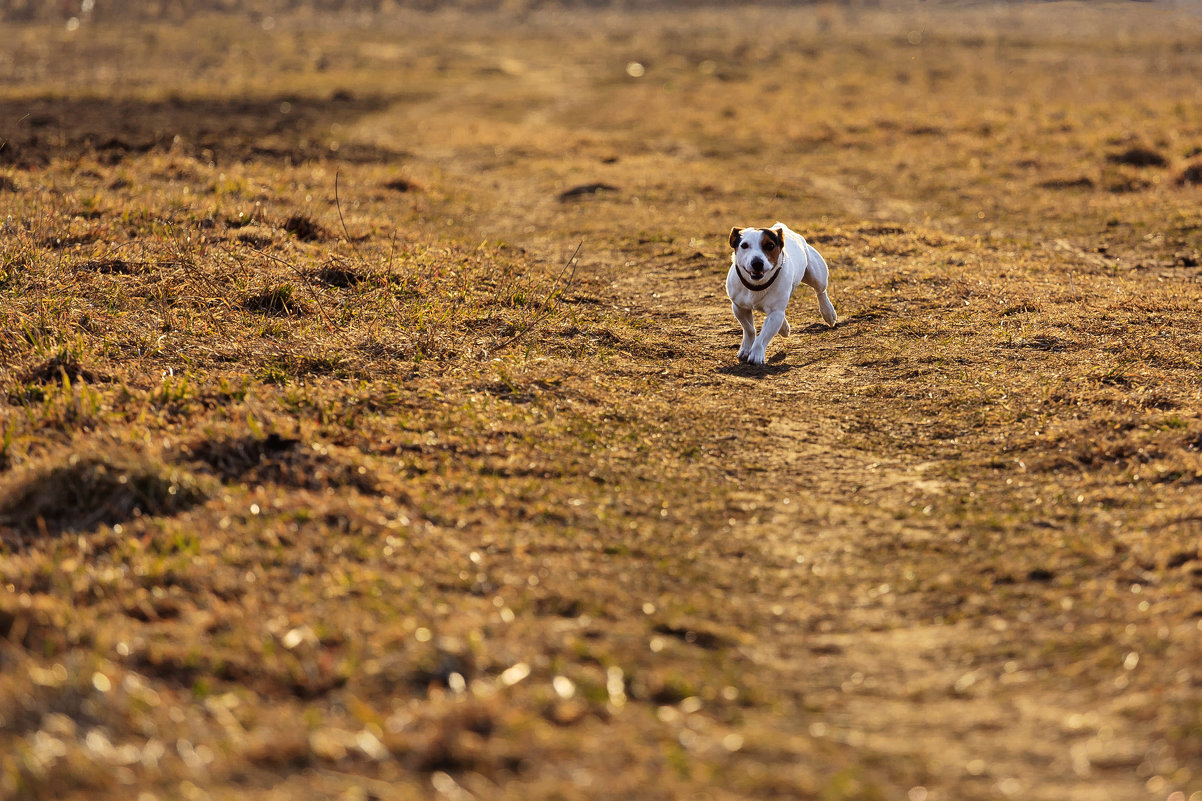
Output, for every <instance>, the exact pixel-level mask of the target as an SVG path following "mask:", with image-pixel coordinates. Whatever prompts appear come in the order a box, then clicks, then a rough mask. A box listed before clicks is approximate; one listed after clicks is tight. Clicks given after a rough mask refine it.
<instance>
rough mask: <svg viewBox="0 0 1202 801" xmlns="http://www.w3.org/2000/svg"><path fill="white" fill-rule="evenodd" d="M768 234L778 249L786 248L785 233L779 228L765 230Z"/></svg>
mask: <svg viewBox="0 0 1202 801" xmlns="http://www.w3.org/2000/svg"><path fill="white" fill-rule="evenodd" d="M764 233H766V234H767V235H768V236H769V238H771V239H772V241H774V242H776V247H777V249H780V250H783V249H784V247H785V232H784V231H782V230H780V229H779V228H765V229H764Z"/></svg>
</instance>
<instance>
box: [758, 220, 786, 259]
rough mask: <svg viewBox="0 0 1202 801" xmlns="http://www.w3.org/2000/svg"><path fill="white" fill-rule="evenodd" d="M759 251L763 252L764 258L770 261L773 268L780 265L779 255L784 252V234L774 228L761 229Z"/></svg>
mask: <svg viewBox="0 0 1202 801" xmlns="http://www.w3.org/2000/svg"><path fill="white" fill-rule="evenodd" d="M760 250H762V251H764V255H765V256H767V257H768V258H770V259H772V264H773V265H774V266H775V265H777V264H780V254H781V253H783V252H784V250H785V235H784V232H783V231H778V230H776V229H775V228H761V229H760Z"/></svg>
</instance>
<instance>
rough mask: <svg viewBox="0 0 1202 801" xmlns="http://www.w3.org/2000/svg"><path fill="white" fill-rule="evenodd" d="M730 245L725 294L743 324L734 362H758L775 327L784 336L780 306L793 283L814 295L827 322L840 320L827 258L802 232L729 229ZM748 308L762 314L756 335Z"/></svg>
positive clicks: (786, 300)
mask: <svg viewBox="0 0 1202 801" xmlns="http://www.w3.org/2000/svg"><path fill="white" fill-rule="evenodd" d="M730 246H731V247H732V248H734V255H732V256H731V259H730V272H729V273H728V274H727V276H726V294H727V295H729V296H730V305H731V310H732V311H733V312H734V313H735V319H737V320H738V321H739V325H741V326H743V344H741V345H740V346H739V361H741V362H749V363H750V364H763V363H764V350H765V349H766V348H767V347H768V341H769V340H771V339H772V337H774V336H776V334H777V332H778V331H779V332H780V335H781V336H786V337H787V336H788V335H789V321H788V320H786V319H785V307H786V306H788V305H789V298H790V297H792V295H793V290H795V289H797V285H798V284H806V285H807V286H809V287H811V288H812V289H813V290H814V292H816V293H817V295H818V311H819V312H820V313H821V314H822V319H823V320H826V324H827V325H829V326H834V324H835V323H837V322H838V321H839V316H838V315H837V314H835V307H834V306H832V305H831V300H830V298H828V297H827V296H826V281H827V277H828V270H827V267H826V262H825V261H824V260H823V258H822V256H821V255H819V253H818V251H816V250H814V248H812V247H810V245H809V243H808V242H806V241H805V239H803V238H802V236H801V234H799V233H797V232H795V231H791V230H789V227H788V226H787V225H785V224H784V223H779V222H778V223H777V224H776V225H774V226H772V227H771V228H732V229H730ZM753 310H755V311H762V312H764V315H765V317H764V325H763V327H762V328H760V333H759V336H756V333H755V321H754V320H753V319H752V317H751V312H752V311H753Z"/></svg>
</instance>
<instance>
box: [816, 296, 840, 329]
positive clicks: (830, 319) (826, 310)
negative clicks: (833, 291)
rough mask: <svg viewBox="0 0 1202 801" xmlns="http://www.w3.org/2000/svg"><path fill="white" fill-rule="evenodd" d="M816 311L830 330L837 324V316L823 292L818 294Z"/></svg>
mask: <svg viewBox="0 0 1202 801" xmlns="http://www.w3.org/2000/svg"><path fill="white" fill-rule="evenodd" d="M818 311H819V312H820V313H821V314H822V319H823V320H826V324H827V325H829V326H830V327H831V328H834V327H835V323H837V322H839V315H838V314H836V313H835V307H834V306H833V305H831V299H830V298H828V297H827V296H826V292H825V291H823V292H819V293H818Z"/></svg>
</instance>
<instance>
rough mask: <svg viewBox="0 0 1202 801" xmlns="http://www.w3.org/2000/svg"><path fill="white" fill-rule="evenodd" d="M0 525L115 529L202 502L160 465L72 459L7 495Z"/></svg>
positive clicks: (189, 484) (194, 489)
mask: <svg viewBox="0 0 1202 801" xmlns="http://www.w3.org/2000/svg"><path fill="white" fill-rule="evenodd" d="M6 494H7V495H8V497H7V499H6V500H5V501H4V502H3V505H0V526H8V527H10V528H12V529H14V530H15V531H17V532H19V533H22V534H35V533H39V532H40V533H45V534H52V535H53V534H60V533H63V532H68V531H88V530H91V529H94V528H96V527H97V526H101V525H114V524H116V523H120V522H123V521H125V520H129V519H130V518H132V517H136V516H138V515H170V514H175V513H177V512H180V511H183V510H184V509H187V508H189V507H192V506H194V505H196V504H198V503H201V502H202V501H203V500H204V499H205V493H204V492H203V491H202V490H201V489H200V488H199V487H198V486H197V484H196V483H195V481H193V480H192V479H191V478H190V477H189V476H187V475H185V474H183V473H180V472H179V471H176V470H171V469H168V468H166V467H164V466H163V465H159V464H154V463H152V462H147V461H138V460H133V459H130V460H122V459H116V460H111V459H108V458H105V457H102V456H99V455H89V456H84V457H79V456H72V457H71V458H70V459H69V460H68V462H67V464H65V465H60V466H58V467H52V468H50V469H48V470H45V471H43V472H40V473H38V474H36V475H34V476H32V477H31V478H29V479H26V480H25V481H24V482H22V483H21V484H19V485H18V486H16V487H15V488H13V489H12V490H11V492H9V493H6Z"/></svg>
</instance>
